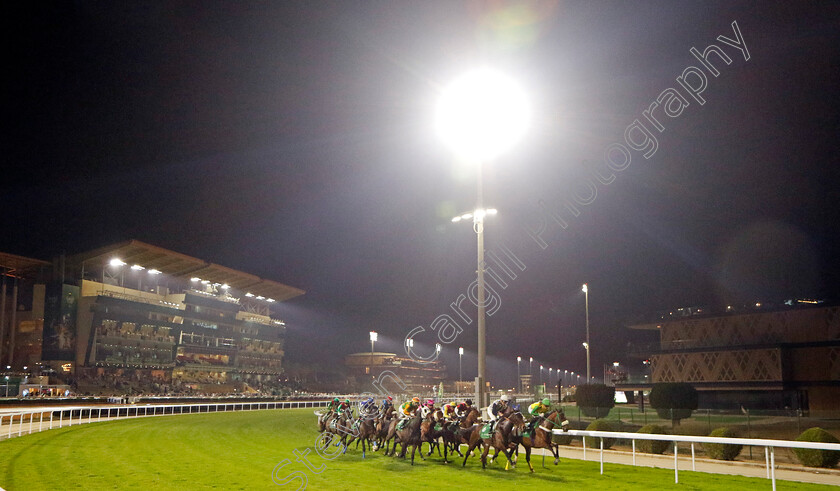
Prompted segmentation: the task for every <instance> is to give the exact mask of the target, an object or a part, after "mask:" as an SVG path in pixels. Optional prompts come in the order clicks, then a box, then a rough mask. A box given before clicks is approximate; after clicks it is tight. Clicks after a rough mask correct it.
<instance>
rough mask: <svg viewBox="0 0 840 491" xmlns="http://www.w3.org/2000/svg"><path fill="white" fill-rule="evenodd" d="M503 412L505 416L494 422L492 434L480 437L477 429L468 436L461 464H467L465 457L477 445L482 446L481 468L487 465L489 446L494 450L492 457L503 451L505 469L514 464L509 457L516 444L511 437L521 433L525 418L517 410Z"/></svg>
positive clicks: (467, 456) (511, 455)
mask: <svg viewBox="0 0 840 491" xmlns="http://www.w3.org/2000/svg"><path fill="white" fill-rule="evenodd" d="M505 414H506V415H507V417H502V418H500V419H499V420H498V422H496V427H495V429H494V431H493V434H492V435H490V437H489V438H487V439H482V438H481V432H480V431H478V430H477V431H474V432H473V433H472V435H471V436H470V447H469V448H468V449H467V455H466V457H464V463H463V466H466V465H467V459H468V458H469V456H470V452H472V451H473V450H474V449H475V448H476V447H478V446H479V445H482V446H483V447H484V449H483V451H482V452H481V468H482V469H484V468H486V467H487V453H488V452H489V451H490V447H493V448H494V449H495V450H496V453H495V454H494V456H493V458H494V459H495V457H496V456H497V455H499V452H500V451H503V452H504V453H505V457H506V458H507V463H506V464H505V470H508V469H509V468H510V467H511V466H515V464H514V463H513V461H512V460H511V459H512V457H513V453H514V451H515V450H516V444H515V443H514V444H512V439H514V438H517V437H520V436H521V435H522V430H523V429H524V428H525V418H523V417H522V414H521V413H520V412H518V411H517V412H513V413H511V411H510V410H508V411H506V412H505Z"/></svg>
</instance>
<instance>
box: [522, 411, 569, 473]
mask: <svg viewBox="0 0 840 491" xmlns="http://www.w3.org/2000/svg"><path fill="white" fill-rule="evenodd" d="M568 424H569V421H568V420H567V419H566V414H565V413H563V411H562V410H560V411H551V412H550V413H548V415H547V416H546V417H545V418H544V419H543V420H542V421H541V422H540V424H539V425H538V426H536V427H535V428H534V433H533V434H532V435H531V436H530V437H528V436H524V435H523V436H522V437H521V438H519V439H515V441H516V442H517V443H521V444H522V446H523V447H525V461H526V462H527V463H528V468H529V469H531V472H534V467H533V466H532V465H531V449H532V448H547V449H549V450H551V453H552V455H554V465H557V464H559V463H560V449H559V445H557V444H556V443H553V442H552V441H551V436H552V435H553V432H552V430H553V429H555V428H564V429H565V428H566V427H567V426H568ZM517 447H518V446H517Z"/></svg>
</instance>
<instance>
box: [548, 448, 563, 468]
mask: <svg viewBox="0 0 840 491" xmlns="http://www.w3.org/2000/svg"><path fill="white" fill-rule="evenodd" d="M549 445H551V453H553V454H554V465H557V464H559V463H560V445H556V444H553V443H550V444H549Z"/></svg>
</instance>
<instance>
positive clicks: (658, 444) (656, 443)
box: [636, 425, 671, 454]
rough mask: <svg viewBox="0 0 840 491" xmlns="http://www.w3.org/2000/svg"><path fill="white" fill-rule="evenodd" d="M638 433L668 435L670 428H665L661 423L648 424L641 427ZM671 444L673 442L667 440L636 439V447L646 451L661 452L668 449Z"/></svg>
mask: <svg viewBox="0 0 840 491" xmlns="http://www.w3.org/2000/svg"><path fill="white" fill-rule="evenodd" d="M636 433H648V434H652V435H667V434H668V430H666V429H665V427H664V426H660V425H647V426H642V427H641V428H639V431H637V432H636ZM670 446H671V442H669V441H665V440H637V441H636V448H638V449H639V451H641V452H645V453H657V454H661V453H664V452H665V451H666V450H668V447H670Z"/></svg>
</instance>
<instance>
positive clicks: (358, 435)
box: [347, 418, 377, 458]
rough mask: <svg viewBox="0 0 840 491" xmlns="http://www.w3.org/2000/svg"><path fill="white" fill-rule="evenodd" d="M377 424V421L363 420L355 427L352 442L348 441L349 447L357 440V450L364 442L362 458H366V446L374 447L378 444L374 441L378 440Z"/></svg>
mask: <svg viewBox="0 0 840 491" xmlns="http://www.w3.org/2000/svg"><path fill="white" fill-rule="evenodd" d="M376 423H377V421H376V420H374V419H370V418H362V420H361V421H359V422H357V423H355V424H354V425H353V430H354V432H353V434H352V435H351V436H350V440H348V441H347V445H348V446H349V445H350V444H351V443H353V441H354V440H355V441H356V448H359V442H362V458H365V450H366V444H367V445H373V444H375V443H376V442H375V440H373V439H375V438H376ZM371 440H373V441H371Z"/></svg>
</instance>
